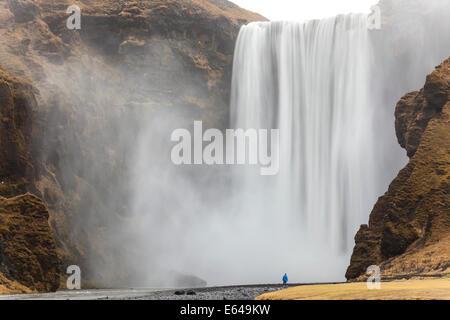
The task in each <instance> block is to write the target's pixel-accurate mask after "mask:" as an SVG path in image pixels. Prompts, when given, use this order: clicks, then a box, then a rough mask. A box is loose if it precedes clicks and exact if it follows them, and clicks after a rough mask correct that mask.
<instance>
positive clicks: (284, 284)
mask: <svg viewBox="0 0 450 320" xmlns="http://www.w3.org/2000/svg"><path fill="white" fill-rule="evenodd" d="M287 282H288V276H287V274H286V273H285V274H284V276H283V286H285V287H286V286H287Z"/></svg>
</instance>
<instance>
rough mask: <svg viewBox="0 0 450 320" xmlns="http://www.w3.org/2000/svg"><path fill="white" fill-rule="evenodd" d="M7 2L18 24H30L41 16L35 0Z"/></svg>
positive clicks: (9, 0)
mask: <svg viewBox="0 0 450 320" xmlns="http://www.w3.org/2000/svg"><path fill="white" fill-rule="evenodd" d="M7 2H8V6H9V9H10V10H11V12H12V13H13V14H14V17H15V20H16V22H17V23H23V22H28V21H30V20H33V19H34V18H35V17H36V16H39V15H40V9H39V7H38V5H37V3H36V1H35V0H7Z"/></svg>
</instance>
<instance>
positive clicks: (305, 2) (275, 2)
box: [231, 0, 378, 21]
mask: <svg viewBox="0 0 450 320" xmlns="http://www.w3.org/2000/svg"><path fill="white" fill-rule="evenodd" d="M231 1H232V2H234V3H236V4H237V5H239V6H240V7H242V8H245V9H248V10H251V11H254V12H257V13H259V14H261V15H263V16H265V17H266V18H268V19H270V20H297V21H304V20H311V19H320V18H326V17H331V16H335V15H338V14H341V13H350V12H354V13H360V12H367V13H369V12H370V7H371V6H373V5H375V4H377V3H378V0H231Z"/></svg>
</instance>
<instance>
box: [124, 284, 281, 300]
mask: <svg viewBox="0 0 450 320" xmlns="http://www.w3.org/2000/svg"><path fill="white" fill-rule="evenodd" d="M280 289H283V287H282V286H281V285H267V286H242V287H216V288H202V289H179V290H170V291H156V292H151V293H149V294H147V295H144V296H141V297H137V296H134V297H129V298H127V299H130V300H253V299H255V298H256V297H258V296H260V295H262V294H264V293H268V292H273V291H277V290H280Z"/></svg>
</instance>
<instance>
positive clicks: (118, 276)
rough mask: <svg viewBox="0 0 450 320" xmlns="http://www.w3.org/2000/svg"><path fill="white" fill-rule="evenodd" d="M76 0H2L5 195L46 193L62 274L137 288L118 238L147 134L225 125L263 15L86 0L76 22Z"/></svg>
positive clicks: (213, 2)
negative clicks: (245, 51) (244, 35)
mask: <svg viewBox="0 0 450 320" xmlns="http://www.w3.org/2000/svg"><path fill="white" fill-rule="evenodd" d="M73 4H74V2H73V1H69V0H0V67H1V68H3V69H5V70H7V71H8V72H10V73H12V74H14V75H11V74H9V76H8V79H9V80H8V82H6V81H5V80H4V77H3V78H2V75H3V74H6V72H3V71H1V72H0V106H1V110H0V116H1V121H2V126H1V127H0V131H1V136H0V139H1V140H0V142H1V144H2V149H1V150H0V160H1V163H0V179H2V181H3V182H2V184H1V185H0V196H4V197H14V196H18V195H22V194H24V193H26V192H30V193H32V194H34V195H36V196H38V197H40V198H41V199H42V200H43V201H44V203H45V205H46V206H47V207H48V212H49V223H50V226H51V229H52V231H53V233H54V239H55V242H56V250H57V253H58V256H59V257H60V258H61V259H62V261H63V268H62V269H63V270H65V267H66V266H67V265H70V264H77V265H79V266H80V267H81V269H82V271H83V280H88V279H96V281H97V283H96V284H98V285H105V284H106V285H108V286H112V285H115V286H119V285H121V284H127V285H129V284H130V282H129V278H128V276H129V275H128V274H127V273H126V272H124V270H127V269H128V268H127V267H126V264H127V263H128V261H129V260H130V256H129V255H128V254H135V253H130V252H132V251H133V248H125V247H123V243H121V240H120V238H118V236H117V235H118V234H119V233H120V232H121V227H122V226H123V225H125V224H126V223H128V221H129V212H130V211H131V210H130V203H129V202H128V201H129V199H128V197H127V196H126V195H129V194H130V192H131V191H130V186H129V185H128V184H127V182H126V181H128V180H129V179H127V174H128V173H129V169H130V161H131V158H132V148H133V145H134V144H135V143H136V137H137V136H138V135H139V132H140V130H142V129H143V128H145V127H146V126H148V123H147V122H146V119H152V118H154V117H155V116H157V115H160V114H162V115H164V116H166V117H167V116H170V115H171V114H181V115H185V116H186V121H190V120H191V119H192V120H194V119H195V120H198V119H203V120H204V122H205V123H207V125H209V126H215V127H219V128H220V127H224V126H225V125H226V123H227V119H228V99H229V94H230V89H229V87H230V83H231V70H232V66H231V64H232V55H233V49H234V42H235V38H236V37H237V34H238V31H239V28H240V26H241V25H242V24H245V23H247V22H250V21H255V20H264V18H263V17H261V16H259V15H257V14H254V13H251V12H248V11H245V10H243V9H241V8H239V7H237V6H236V5H234V4H232V3H231V2H228V1H225V0H176V1H175V0H164V1H158V0H152V1H143V0H139V1H128V0H123V1H116V0H106V1H100V0H81V1H76V2H75V4H76V5H78V6H79V7H80V8H81V29H80V30H69V29H68V28H67V27H66V20H67V18H68V17H69V16H70V14H67V13H66V10H67V8H68V7H69V6H70V5H73ZM25 79H28V80H25ZM3 147H4V148H3ZM137 254H138V253H137ZM144 272H146V271H145V270H144ZM111 279H114V281H116V282H115V283H114V284H113V283H111V282H110V281H111Z"/></svg>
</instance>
